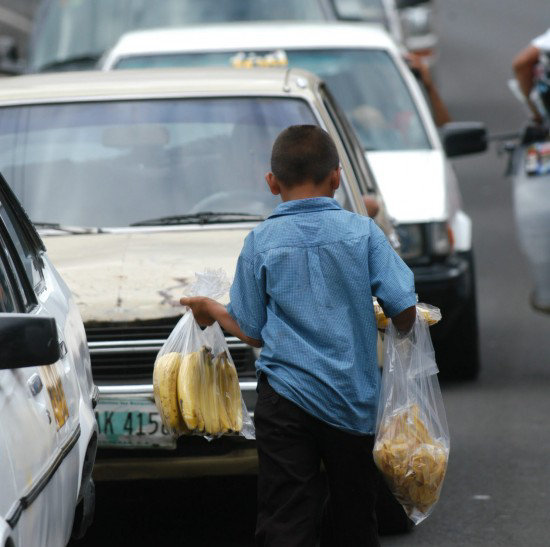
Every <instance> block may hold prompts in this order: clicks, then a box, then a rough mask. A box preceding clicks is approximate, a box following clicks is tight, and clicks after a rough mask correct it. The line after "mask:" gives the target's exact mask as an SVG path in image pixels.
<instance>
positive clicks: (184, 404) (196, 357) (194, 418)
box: [177, 346, 210, 432]
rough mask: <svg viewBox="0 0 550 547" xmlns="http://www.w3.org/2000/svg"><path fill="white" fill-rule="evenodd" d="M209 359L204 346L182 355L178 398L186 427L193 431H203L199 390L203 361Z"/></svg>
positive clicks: (202, 373) (203, 366) (202, 374)
mask: <svg viewBox="0 0 550 547" xmlns="http://www.w3.org/2000/svg"><path fill="white" fill-rule="evenodd" d="M207 360H210V351H209V350H208V348H207V347H206V346H203V347H201V349H200V350H198V351H195V352H193V353H189V354H187V355H185V356H184V357H183V360H182V363H181V366H180V371H179V374H178V390H177V391H178V400H179V407H180V410H181V414H182V416H183V419H184V421H185V424H186V425H187V427H188V428H189V429H191V430H193V431H197V432H202V431H204V426H205V424H204V418H203V415H202V412H201V401H200V396H201V395H200V390H201V384H202V382H203V378H204V375H205V373H204V368H205V362H206V361H207Z"/></svg>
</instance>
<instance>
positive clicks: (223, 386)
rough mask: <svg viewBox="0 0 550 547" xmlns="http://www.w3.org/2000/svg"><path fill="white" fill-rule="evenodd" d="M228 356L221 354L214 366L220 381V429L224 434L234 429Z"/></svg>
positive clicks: (218, 400)
mask: <svg viewBox="0 0 550 547" xmlns="http://www.w3.org/2000/svg"><path fill="white" fill-rule="evenodd" d="M226 359H227V354H226V352H225V351H224V352H223V353H220V355H218V356H217V357H216V359H215V360H214V366H215V371H216V378H217V381H218V385H217V387H218V397H217V403H218V414H219V417H220V428H221V432H222V433H227V432H228V431H230V430H231V429H232V428H233V422H232V421H231V418H230V415H229V412H230V409H229V407H230V399H229V385H228V377H227V374H226V373H225V360H226Z"/></svg>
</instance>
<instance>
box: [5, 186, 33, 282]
mask: <svg viewBox="0 0 550 547" xmlns="http://www.w3.org/2000/svg"><path fill="white" fill-rule="evenodd" d="M0 218H1V219H2V221H3V223H4V225H5V227H6V229H7V231H8V234H9V237H10V239H11V241H12V243H13V246H14V248H15V250H16V252H17V254H18V255H19V260H20V261H21V263H22V265H23V268H24V270H25V274H26V276H27V279H28V281H29V283H30V284H31V286H32V288H33V289H34V290H35V291H36V292H37V293H38V292H40V291H41V290H42V287H43V283H44V276H43V271H42V270H43V267H42V259H41V258H40V256H39V253H38V249H36V248H35V246H34V244H33V242H32V241H31V240H30V238H29V237H28V234H26V233H25V231H24V230H23V228H22V226H21V224H20V220H19V219H18V218H16V216H15V214H14V212H13V211H12V209H11V208H10V206H9V204H8V203H7V202H6V201H5V200H3V199H2V198H1V196H0Z"/></svg>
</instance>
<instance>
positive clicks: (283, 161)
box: [268, 125, 340, 191]
mask: <svg viewBox="0 0 550 547" xmlns="http://www.w3.org/2000/svg"><path fill="white" fill-rule="evenodd" d="M339 164H340V161H339V158H338V151H337V150H336V146H335V144H334V142H333V140H332V138H331V137H330V135H329V134H328V133H327V132H326V131H324V130H323V129H321V128H320V127H319V126H317V125H291V126H290V127H287V128H286V129H285V130H283V131H282V132H281V133H280V134H279V136H278V137H277V139H276V140H275V143H274V144H273V149H272V152H271V171H272V173H271V174H270V175H272V177H275V179H274V180H276V182H277V183H278V185H279V187H280V189H281V190H287V191H289V190H290V191H291V190H293V189H295V188H296V187H298V186H302V185H310V186H311V185H317V186H321V185H323V183H327V182H329V180H330V179H331V177H332V178H334V177H335V176H336V177H337V178H339V177H338V168H339ZM268 183H269V184H270V187H271V183H270V181H269V175H268ZM336 187H337V186H336ZM334 189H336V188H334ZM272 191H273V189H272Z"/></svg>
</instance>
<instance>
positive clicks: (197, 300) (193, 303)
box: [180, 296, 217, 327]
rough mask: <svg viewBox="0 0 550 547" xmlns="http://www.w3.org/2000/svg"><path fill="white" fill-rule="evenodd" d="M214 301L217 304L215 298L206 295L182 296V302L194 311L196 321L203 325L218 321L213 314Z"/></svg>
mask: <svg viewBox="0 0 550 547" xmlns="http://www.w3.org/2000/svg"><path fill="white" fill-rule="evenodd" d="M212 302H213V303H214V304H217V302H216V301H215V300H212V299H211V298H208V297H206V296H191V297H188V298H187V297H184V298H180V304H181V305H182V306H187V307H188V308H189V309H190V310H191V311H192V312H193V317H194V318H195V321H196V322H197V323H198V324H199V325H200V326H201V327H209V326H210V325H212V324H213V323H214V321H216V319H215V318H214V317H213V316H212Z"/></svg>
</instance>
